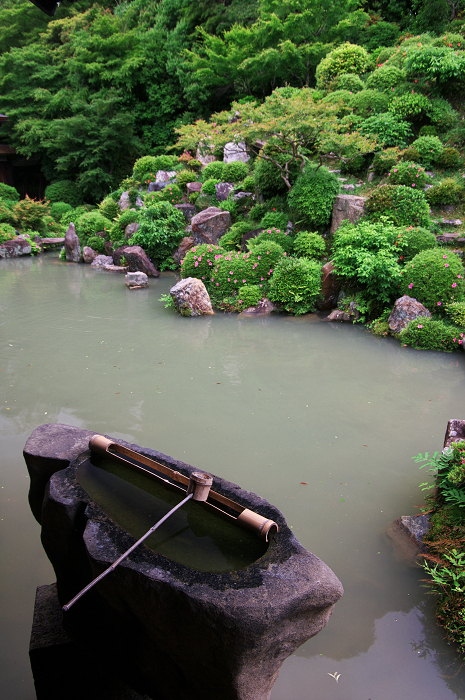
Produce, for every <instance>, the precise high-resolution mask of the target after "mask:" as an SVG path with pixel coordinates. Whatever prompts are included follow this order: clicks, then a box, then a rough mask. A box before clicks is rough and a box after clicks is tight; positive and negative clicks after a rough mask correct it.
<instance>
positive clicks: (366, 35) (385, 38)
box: [360, 8, 399, 51]
mask: <svg viewBox="0 0 465 700" xmlns="http://www.w3.org/2000/svg"><path fill="white" fill-rule="evenodd" d="M383 13H384V8H383ZM398 37H399V25H397V24H392V23H391V22H383V21H382V20H381V21H378V22H374V23H373V24H369V25H368V26H365V27H364V28H363V35H362V40H361V41H360V43H361V44H363V46H364V47H365V48H366V50H367V51H374V50H375V49H378V48H379V47H380V46H391V45H392V44H394V42H396V41H397V39H398Z"/></svg>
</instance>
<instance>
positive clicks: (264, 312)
mask: <svg viewBox="0 0 465 700" xmlns="http://www.w3.org/2000/svg"><path fill="white" fill-rule="evenodd" d="M277 310H278V308H277V307H276V306H275V305H274V304H273V302H272V301H270V300H269V299H268V298H267V297H263V299H260V301H259V302H258V304H257V305H256V306H249V307H248V308H247V309H244V311H241V313H240V314H239V316H268V315H269V314H272V313H273V311H277Z"/></svg>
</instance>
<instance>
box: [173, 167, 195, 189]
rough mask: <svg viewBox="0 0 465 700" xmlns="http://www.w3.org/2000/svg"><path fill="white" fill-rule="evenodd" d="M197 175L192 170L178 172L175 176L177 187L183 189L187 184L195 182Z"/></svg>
mask: <svg viewBox="0 0 465 700" xmlns="http://www.w3.org/2000/svg"><path fill="white" fill-rule="evenodd" d="M197 179H198V178H197V175H196V173H195V172H194V171H193V170H180V171H179V173H178V174H177V175H176V180H177V184H178V185H179V187H182V188H185V187H186V185H187V183H188V182H197Z"/></svg>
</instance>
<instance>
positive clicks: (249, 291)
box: [236, 284, 264, 311]
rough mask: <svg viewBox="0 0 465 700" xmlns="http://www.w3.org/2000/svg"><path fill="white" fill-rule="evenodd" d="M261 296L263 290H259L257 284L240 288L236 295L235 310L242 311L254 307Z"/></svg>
mask: <svg viewBox="0 0 465 700" xmlns="http://www.w3.org/2000/svg"><path fill="white" fill-rule="evenodd" d="M263 296H264V294H263V289H261V288H260V287H259V285H258V284H250V285H247V286H246V287H240V288H239V291H238V293H237V302H236V310H237V311H243V310H244V309H248V308H249V307H250V306H256V305H257V304H258V302H259V301H260V299H262V298H263Z"/></svg>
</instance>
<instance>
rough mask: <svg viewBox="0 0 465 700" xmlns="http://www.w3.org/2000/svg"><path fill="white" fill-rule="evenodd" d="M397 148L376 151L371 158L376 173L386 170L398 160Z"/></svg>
mask: <svg viewBox="0 0 465 700" xmlns="http://www.w3.org/2000/svg"><path fill="white" fill-rule="evenodd" d="M400 157H401V153H400V149H399V148H386V149H385V150H384V151H378V152H377V153H376V154H375V157H374V159H373V170H374V171H375V173H376V174H377V175H382V174H383V173H386V172H388V171H389V170H390V169H391V168H392V167H394V165H395V164H396V163H397V162H398V161H399V160H400Z"/></svg>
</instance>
